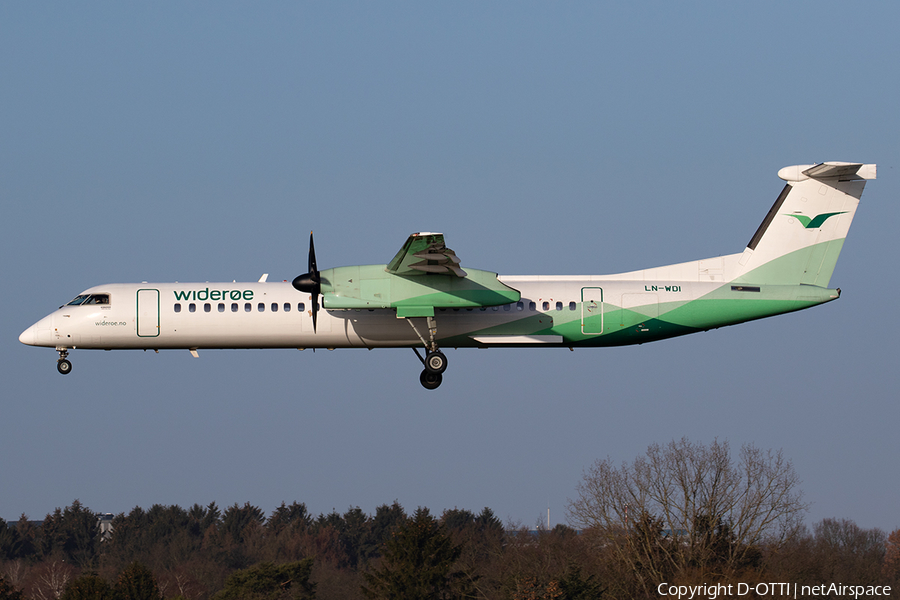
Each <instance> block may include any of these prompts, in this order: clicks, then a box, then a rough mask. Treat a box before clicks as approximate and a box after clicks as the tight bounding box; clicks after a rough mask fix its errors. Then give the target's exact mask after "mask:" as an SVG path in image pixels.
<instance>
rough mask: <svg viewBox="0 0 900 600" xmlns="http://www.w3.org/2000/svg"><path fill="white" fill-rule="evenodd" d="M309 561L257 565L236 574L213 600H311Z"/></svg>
mask: <svg viewBox="0 0 900 600" xmlns="http://www.w3.org/2000/svg"><path fill="white" fill-rule="evenodd" d="M312 565H313V559H312V558H307V559H304V560H301V561H297V562H292V563H287V564H283V565H275V564H273V563H270V562H263V563H259V564H258V565H254V566H252V567H250V568H248V569H243V570H240V571H236V572H235V573H233V574H232V575H231V576H230V577H229V578H228V581H227V582H226V583H225V589H223V590H222V591H221V592H219V593H218V594H216V595H215V600H312V599H313V598H315V597H316V584H314V583H311V582H310V581H309V576H310V573H311V572H312Z"/></svg>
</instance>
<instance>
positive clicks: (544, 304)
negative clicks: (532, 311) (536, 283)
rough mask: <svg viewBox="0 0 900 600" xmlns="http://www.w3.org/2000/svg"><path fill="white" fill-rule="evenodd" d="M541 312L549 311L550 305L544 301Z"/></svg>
mask: <svg viewBox="0 0 900 600" xmlns="http://www.w3.org/2000/svg"><path fill="white" fill-rule="evenodd" d="M541 308H542V310H550V303H549V302H547V301H546V300H544V303H543V304H541Z"/></svg>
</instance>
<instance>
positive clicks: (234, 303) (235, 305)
mask: <svg viewBox="0 0 900 600" xmlns="http://www.w3.org/2000/svg"><path fill="white" fill-rule="evenodd" d="M237 311H238V305H237V302H232V303H231V312H237Z"/></svg>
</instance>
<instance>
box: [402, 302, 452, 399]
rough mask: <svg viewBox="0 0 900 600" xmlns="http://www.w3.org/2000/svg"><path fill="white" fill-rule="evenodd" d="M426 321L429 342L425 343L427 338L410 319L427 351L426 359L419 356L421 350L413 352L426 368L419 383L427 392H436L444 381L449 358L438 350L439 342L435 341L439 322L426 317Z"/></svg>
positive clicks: (415, 349)
mask: <svg viewBox="0 0 900 600" xmlns="http://www.w3.org/2000/svg"><path fill="white" fill-rule="evenodd" d="M425 319H426V320H425V322H426V324H427V325H428V337H429V341H428V342H426V341H425V338H424V337H423V336H422V334H421V333H420V332H419V330H418V329H416V324H415V323H413V320H412V319H408V321H409V324H410V326H411V327H412V328H413V331H415V332H416V335H418V336H419V339H420V340H422V343H423V344H424V345H425V349H426V351H427V352H426V354H425V358H422V355H421V354H419V349H418V348H413V352H415V353H416V356H417V357H418V359H419V360H420V361H421V362H422V366H424V367H425V369H424V370H423V371H422V374H421V375H419V383H421V384H422V387H424V388H425V389H426V390H435V389H437V388H438V387H439V386H440V385H441V382H442V381H443V380H444V377H443V373H444V371H446V370H447V357H446V356H444V353H443V352H441V351H440V350H438V345H437V342H435V341H434V336H435V334H436V333H437V321H435V319H434V317H426V318H425Z"/></svg>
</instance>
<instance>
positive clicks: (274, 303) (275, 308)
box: [272, 302, 278, 312]
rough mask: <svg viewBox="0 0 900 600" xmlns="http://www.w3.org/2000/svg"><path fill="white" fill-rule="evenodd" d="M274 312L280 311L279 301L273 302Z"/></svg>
mask: <svg viewBox="0 0 900 600" xmlns="http://www.w3.org/2000/svg"><path fill="white" fill-rule="evenodd" d="M272 312H278V303H277V302H273V303H272Z"/></svg>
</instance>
